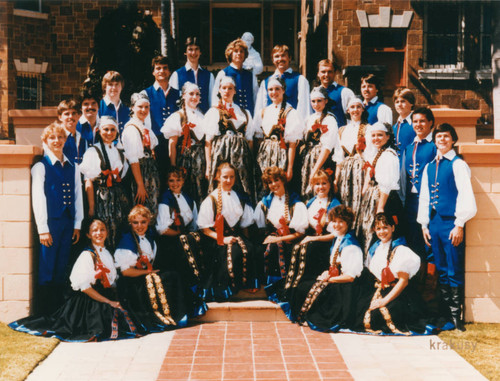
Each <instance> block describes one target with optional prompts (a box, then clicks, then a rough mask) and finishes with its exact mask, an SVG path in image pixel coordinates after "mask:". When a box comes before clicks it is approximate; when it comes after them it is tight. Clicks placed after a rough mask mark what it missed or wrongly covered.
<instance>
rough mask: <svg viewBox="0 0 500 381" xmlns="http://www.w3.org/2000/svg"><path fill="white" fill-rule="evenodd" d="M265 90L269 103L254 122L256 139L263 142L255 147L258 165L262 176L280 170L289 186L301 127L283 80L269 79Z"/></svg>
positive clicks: (302, 125) (301, 134)
mask: <svg viewBox="0 0 500 381" xmlns="http://www.w3.org/2000/svg"><path fill="white" fill-rule="evenodd" d="M267 90H268V94H269V97H270V98H271V101H272V103H271V104H270V105H269V106H267V107H266V108H265V109H264V110H263V111H262V112H261V113H260V114H258V115H255V119H254V129H255V137H256V138H257V139H263V140H262V142H261V143H260V145H259V147H258V153H257V163H258V164H259V167H260V170H261V171H262V172H264V171H265V169H266V168H269V167H273V166H277V167H279V168H283V169H284V170H285V171H286V179H287V181H288V182H290V181H291V180H292V177H293V165H294V162H295V151H296V148H297V143H298V142H299V141H300V140H301V139H302V137H303V135H304V123H303V121H302V119H301V117H300V115H299V114H298V112H297V111H296V110H295V109H294V108H293V107H292V106H290V104H288V103H287V101H286V97H285V82H284V81H283V80H282V79H280V78H277V77H273V78H271V79H270V80H269V82H268V84H267Z"/></svg>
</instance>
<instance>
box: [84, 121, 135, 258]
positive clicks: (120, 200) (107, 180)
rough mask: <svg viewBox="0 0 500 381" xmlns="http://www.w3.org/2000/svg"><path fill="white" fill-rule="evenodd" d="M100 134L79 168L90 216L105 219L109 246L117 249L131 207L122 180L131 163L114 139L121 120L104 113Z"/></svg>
mask: <svg viewBox="0 0 500 381" xmlns="http://www.w3.org/2000/svg"><path fill="white" fill-rule="evenodd" d="M97 136H98V138H97V142H96V143H95V144H94V145H93V146H92V147H90V148H89V149H88V150H87V151H86V152H85V155H83V160H82V163H81V164H80V172H81V173H82V174H83V176H84V178H85V190H86V191H87V199H88V203H89V212H88V214H89V217H96V218H98V219H100V220H102V221H104V223H105V224H106V226H107V227H108V234H107V236H108V237H107V240H108V241H107V242H108V246H109V247H111V248H113V249H114V248H115V247H116V245H117V244H118V240H119V239H120V237H119V235H120V232H121V231H122V230H123V228H124V227H125V224H126V223H127V216H128V212H129V211H130V202H129V199H128V197H127V193H126V191H125V189H124V187H123V184H122V179H123V177H124V176H125V174H126V173H127V170H128V163H127V161H126V160H125V155H124V154H123V151H122V150H119V149H118V148H116V145H115V144H114V143H113V142H114V140H115V139H116V137H117V136H118V123H116V120H115V119H114V118H113V117H112V116H107V115H105V116H103V117H101V119H100V122H99V134H97Z"/></svg>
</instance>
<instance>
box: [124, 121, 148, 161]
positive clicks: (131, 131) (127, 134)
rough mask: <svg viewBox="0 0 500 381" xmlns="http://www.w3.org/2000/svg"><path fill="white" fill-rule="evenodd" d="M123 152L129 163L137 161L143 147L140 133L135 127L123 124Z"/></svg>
mask: <svg viewBox="0 0 500 381" xmlns="http://www.w3.org/2000/svg"><path fill="white" fill-rule="evenodd" d="M122 145H123V153H124V154H125V157H126V158H127V160H128V162H129V163H130V164H134V163H138V162H139V159H140V158H142V157H143V156H144V147H143V146H142V141H141V135H140V134H139V131H137V129H136V128H135V127H132V126H131V125H129V126H128V127H127V126H125V129H124V130H123V132H122Z"/></svg>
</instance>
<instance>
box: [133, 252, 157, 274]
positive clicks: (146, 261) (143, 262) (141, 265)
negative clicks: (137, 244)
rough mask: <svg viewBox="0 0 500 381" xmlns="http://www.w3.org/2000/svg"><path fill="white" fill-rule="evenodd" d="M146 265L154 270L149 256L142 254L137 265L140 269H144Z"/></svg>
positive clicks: (149, 269)
mask: <svg viewBox="0 0 500 381" xmlns="http://www.w3.org/2000/svg"><path fill="white" fill-rule="evenodd" d="M144 266H146V268H147V269H148V271H151V270H153V266H151V262H149V259H148V257H146V256H145V255H140V256H139V258H138V259H137V262H136V264H135V267H136V268H138V269H140V270H143V269H144Z"/></svg>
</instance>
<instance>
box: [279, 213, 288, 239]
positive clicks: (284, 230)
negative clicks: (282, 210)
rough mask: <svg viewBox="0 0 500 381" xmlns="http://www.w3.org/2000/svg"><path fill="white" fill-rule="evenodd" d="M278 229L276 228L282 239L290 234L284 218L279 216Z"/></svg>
mask: <svg viewBox="0 0 500 381" xmlns="http://www.w3.org/2000/svg"><path fill="white" fill-rule="evenodd" d="M279 223H280V225H281V226H280V227H279V228H278V234H279V235H280V236H281V237H284V236H286V235H289V234H290V228H289V227H288V223H287V222H286V219H285V217H284V216H281V218H280V219H279Z"/></svg>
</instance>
